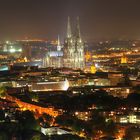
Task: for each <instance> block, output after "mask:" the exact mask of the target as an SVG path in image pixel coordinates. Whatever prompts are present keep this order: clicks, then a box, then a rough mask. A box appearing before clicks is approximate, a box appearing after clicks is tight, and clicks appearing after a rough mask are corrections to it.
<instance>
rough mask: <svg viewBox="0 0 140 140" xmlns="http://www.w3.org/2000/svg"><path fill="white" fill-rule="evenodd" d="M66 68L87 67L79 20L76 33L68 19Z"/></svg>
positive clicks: (64, 49)
mask: <svg viewBox="0 0 140 140" xmlns="http://www.w3.org/2000/svg"><path fill="white" fill-rule="evenodd" d="M63 51H64V52H63V53H64V59H63V61H64V66H65V67H69V68H76V69H77V68H80V69H83V68H84V67H85V58H84V42H83V40H82V38H81V33H80V25H79V18H77V22H76V28H75V30H74V33H73V34H72V31H71V24H70V18H69V17H68V24H67V36H66V39H65V42H64V48H63Z"/></svg>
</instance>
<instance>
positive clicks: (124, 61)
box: [121, 54, 127, 64]
mask: <svg viewBox="0 0 140 140" xmlns="http://www.w3.org/2000/svg"><path fill="white" fill-rule="evenodd" d="M126 63H127V57H126V56H125V55H124V54H123V56H122V57H121V64H126Z"/></svg>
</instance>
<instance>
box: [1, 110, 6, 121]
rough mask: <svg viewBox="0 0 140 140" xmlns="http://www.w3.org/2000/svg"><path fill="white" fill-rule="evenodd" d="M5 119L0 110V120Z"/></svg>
mask: <svg viewBox="0 0 140 140" xmlns="http://www.w3.org/2000/svg"><path fill="white" fill-rule="evenodd" d="M4 119H5V114H4V111H3V110H0V120H4Z"/></svg>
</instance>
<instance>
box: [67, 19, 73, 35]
mask: <svg viewBox="0 0 140 140" xmlns="http://www.w3.org/2000/svg"><path fill="white" fill-rule="evenodd" d="M71 37H72V34H71V24H70V17H68V23H67V38H71Z"/></svg>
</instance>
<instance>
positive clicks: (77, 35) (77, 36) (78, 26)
mask: <svg viewBox="0 0 140 140" xmlns="http://www.w3.org/2000/svg"><path fill="white" fill-rule="evenodd" d="M75 37H76V38H79V39H81V32H80V24H79V17H77V19H76V29H75Z"/></svg>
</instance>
